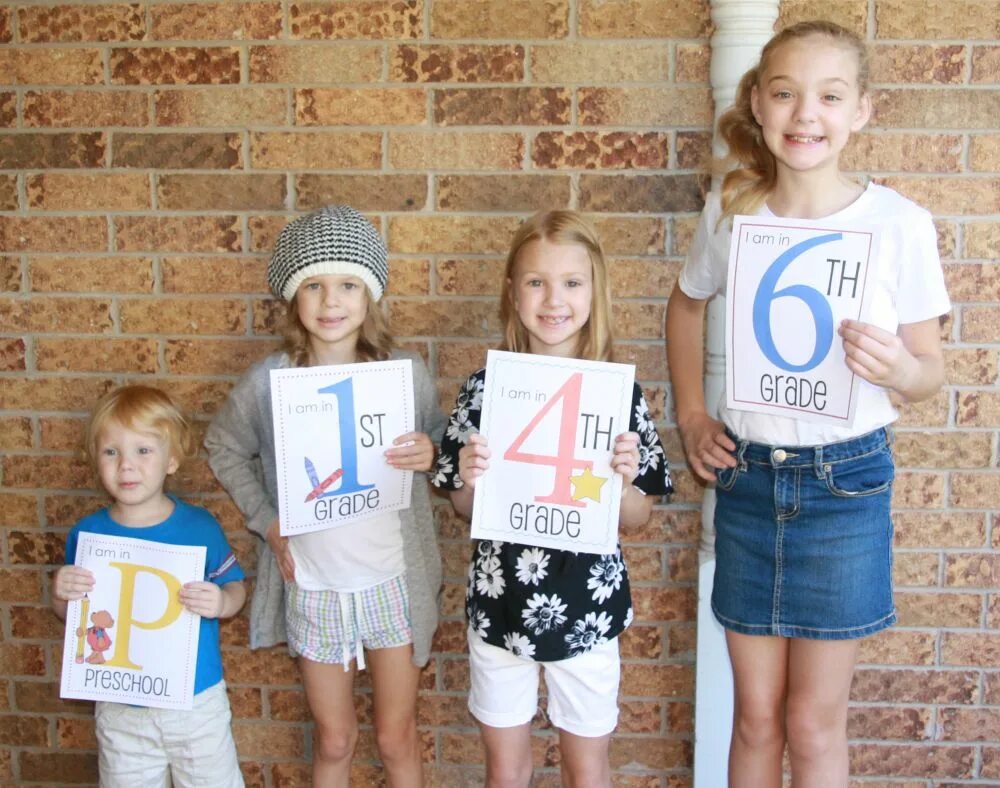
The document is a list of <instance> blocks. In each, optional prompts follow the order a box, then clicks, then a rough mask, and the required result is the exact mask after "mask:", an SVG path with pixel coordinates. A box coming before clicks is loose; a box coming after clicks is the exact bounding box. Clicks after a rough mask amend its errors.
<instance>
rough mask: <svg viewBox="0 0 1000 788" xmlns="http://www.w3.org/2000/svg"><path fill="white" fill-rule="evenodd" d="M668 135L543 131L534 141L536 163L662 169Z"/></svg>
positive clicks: (609, 168) (564, 167)
mask: <svg viewBox="0 0 1000 788" xmlns="http://www.w3.org/2000/svg"><path fill="white" fill-rule="evenodd" d="M669 153H670V151H669V137H668V135H666V134H663V133H658V132H645V133H631V132H624V131H621V132H609V133H602V132H596V131H577V132H573V133H566V132H562V131H544V132H540V133H539V134H538V135H537V136H536V137H535V139H534V141H533V142H532V146H531V159H532V161H533V162H534V164H535V166H536V167H544V168H552V169H560V170H562V169H570V168H572V169H587V170H592V169H602V170H617V169H663V168H665V167H666V166H667V162H668V158H669Z"/></svg>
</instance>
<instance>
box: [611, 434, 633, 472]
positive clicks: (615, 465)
mask: <svg viewBox="0 0 1000 788" xmlns="http://www.w3.org/2000/svg"><path fill="white" fill-rule="evenodd" d="M611 470H613V471H614V472H615V473H620V474H621V475H622V481H623V482H624V483H625V484H631V483H632V482H633V480H634V479H635V477H636V476H638V475H639V434H638V433H636V432H623V433H622V434H621V435H619V436H618V437H617V438H615V453H614V455H613V456H612V457H611Z"/></svg>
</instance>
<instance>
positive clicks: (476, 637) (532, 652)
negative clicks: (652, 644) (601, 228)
mask: <svg viewBox="0 0 1000 788" xmlns="http://www.w3.org/2000/svg"><path fill="white" fill-rule="evenodd" d="M500 315H501V319H502V322H503V324H504V341H503V344H502V349H503V350H508V351H513V352H523V353H535V354H538V355H543V356H558V357H563V358H581V359H592V360H598V361H608V360H610V359H611V344H612V337H611V288H610V284H609V281H608V274H607V265H606V263H605V259H604V253H603V251H602V249H601V245H600V242H599V241H598V239H597V236H596V234H595V232H594V230H593V229H592V228H591V227H590V226H589V225H588V224H587V223H586V222H585V221H584V220H583V219H582V218H581V217H580V216H579V215H578V214H577V213H575V212H574V211H550V212H547V213H540V214H536V215H535V216H534V217H532V218H531V219H529V220H527V221H526V222H525V223H524V224H523V225H522V226H521V228H520V229H519V230H518V232H517V234H516V235H515V237H514V241H513V243H512V245H511V249H510V253H509V254H508V256H507V268H506V273H505V277H504V284H503V292H502V294H501V307H500ZM484 380H485V370H483V369H480V370H479V371H477V372H475V373H474V374H473V375H472V376H470V377H469V379H468V380H467V381H466V383H465V385H464V386H463V387H462V390H461V391H460V392H459V395H458V401H457V402H456V404H455V409H454V411H453V412H452V415H451V422H450V424H449V426H448V429H447V431H446V433H445V437H444V440H443V442H442V446H441V454H440V456H439V458H438V463H437V474H436V477H435V479H434V483H435V484H436V485H438V486H439V487H442V488H444V489H447V490H449V491H450V495H451V501H452V504H453V505H454V507H455V510H456V511H457V512H458V513H459V514H461V515H463V516H465V517H469V516H470V514H471V512H472V504H473V497H474V495H475V486H476V480H477V479H478V477H479V476H481V475H482V473H483V472H484V471H485V470H486V469H487V468H488V467H489V458H490V450H489V448H488V444H487V436H484V435H481V434H479V431H478V430H479V420H480V411H481V408H482V401H483V384H484ZM630 413H631V418H630V425H629V428H630V432H626V433H623V434H621V435H619V436H618V437H617V438H616V439H615V446H614V454H613V457H612V461H611V466H612V468H613V469H614V471H615V472H616V473H620V474H621V475H622V477H623V481H624V486H623V491H622V497H621V511H620V520H619V521H620V523H621V524H622V525H624V526H636V525H641V524H642V523H645V522H646V520H647V519H648V518H649V515H650V512H651V511H652V508H653V503H654V502H655V500H656V499H657V497H658V496H661V495H665V494H667V493H669V492H670V491H671V489H672V488H671V484H670V474H669V472H668V470H667V462H666V457H665V455H664V453H663V447H662V446H661V444H660V439H659V436H658V435H657V433H656V428H655V426H654V424H653V421H652V419H651V418H650V416H649V411H648V409H647V407H646V401H645V398H644V397H643V395H642V390H641V389H640V388H639V387H638V386H634V388H633V393H632V405H631V409H630ZM466 597H467V599H466V614H467V617H468V621H469V630H468V639H469V665H470V673H471V690H470V695H469V709H470V711H471V712H472V714H473V716H474V717H475V718H476V719H477V720H478V721H479V724H480V728H481V730H482V735H483V741H484V744H485V747H486V770H487V785H505V786H506V785H511V786H515V785H519V786H520V785H523V786H526V785H528V783H529V782H530V780H531V773H532V765H531V729H530V726H531V719H532V718H533V717H534V715H535V712H536V710H537V706H538V677H539V672H540V669H541V668H544V670H545V683H546V687H547V689H548V709H547V710H548V716H549V719H550V720H551V721H552V723H553V725H555V726H556V727H557V728H558V729H559V734H560V739H559V742H560V749H561V752H562V759H561V762H560V765H561V769H562V776H563V783H564V784H565V785H578V784H580V783H581V781H582V780H583V779H584V778H586V782H587V783H588V784H594V785H610V784H611V776H610V767H609V763H608V743H609V740H610V737H611V732H612V731H613V730H614V728H615V726H616V724H617V721H618V703H617V698H618V683H619V676H620V663H619V657H618V635H620V634H621V633H622V632H623V631H624V630H625V628H626V627H627V626H628V625H629V624H630V623H631V622H632V598H631V593H630V590H629V581H628V571H627V570H626V568H625V562H624V560H623V558H622V553H621V546H620V545H619V546H618V547H617V549H616V550H615V552H613V553H609V554H607V555H594V554H590V553H574V552H569V551H565V550H553V549H547V548H540V547H529V546H525V545H518V544H513V543H509V542H497V541H480V542H477V543H476V545H475V548H474V549H473V553H472V560H471V562H470V564H469V580H468V589H467V593H466Z"/></svg>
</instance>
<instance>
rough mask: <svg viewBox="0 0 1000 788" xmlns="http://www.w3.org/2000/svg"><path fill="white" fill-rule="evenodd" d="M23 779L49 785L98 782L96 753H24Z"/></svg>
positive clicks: (21, 755)
mask: <svg viewBox="0 0 1000 788" xmlns="http://www.w3.org/2000/svg"><path fill="white" fill-rule="evenodd" d="M18 763H19V764H20V767H21V778H22V779H24V780H36V781H39V782H45V783H49V784H57V783H59V784H65V783H94V782H97V754H96V753H63V752H46V753H41V752H30V751H29V752H22V753H21V754H20V757H19V758H18Z"/></svg>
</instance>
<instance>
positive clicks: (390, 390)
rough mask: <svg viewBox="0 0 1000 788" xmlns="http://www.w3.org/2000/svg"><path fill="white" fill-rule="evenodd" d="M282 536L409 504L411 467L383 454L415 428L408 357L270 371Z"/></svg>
mask: <svg viewBox="0 0 1000 788" xmlns="http://www.w3.org/2000/svg"><path fill="white" fill-rule="evenodd" d="M271 415H272V417H273V419H274V443H275V457H276V461H277V465H278V467H277V476H278V518H279V521H280V524H281V534H282V536H292V535H295V534H303V533H308V532H310V531H321V530H324V529H327V528H333V527H335V526H340V525H347V524H348V523H353V522H357V521H358V520H364V519H367V518H369V517H372V516H374V515H377V514H382V513H385V512H390V511H394V510H397V509H405V508H407V507H408V506H409V505H410V489H411V485H412V483H413V471H401V470H397V469H395V468H393V467H392V466H391V465H389V464H388V463H387V462H386V459H385V451H386V450H387V449H389V448H390V447H391V446H392V442H393V441H394V440H395V439H396V438H398V437H399V436H400V435H403V434H405V433H407V432H412V431H413V429H414V423H415V417H414V411H413V365H412V362H411V361H410V360H409V359H398V360H395V361H377V362H375V361H373V362H368V363H364V364H337V365H334V366H325V367H298V368H295V369H275V370H272V371H271Z"/></svg>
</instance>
